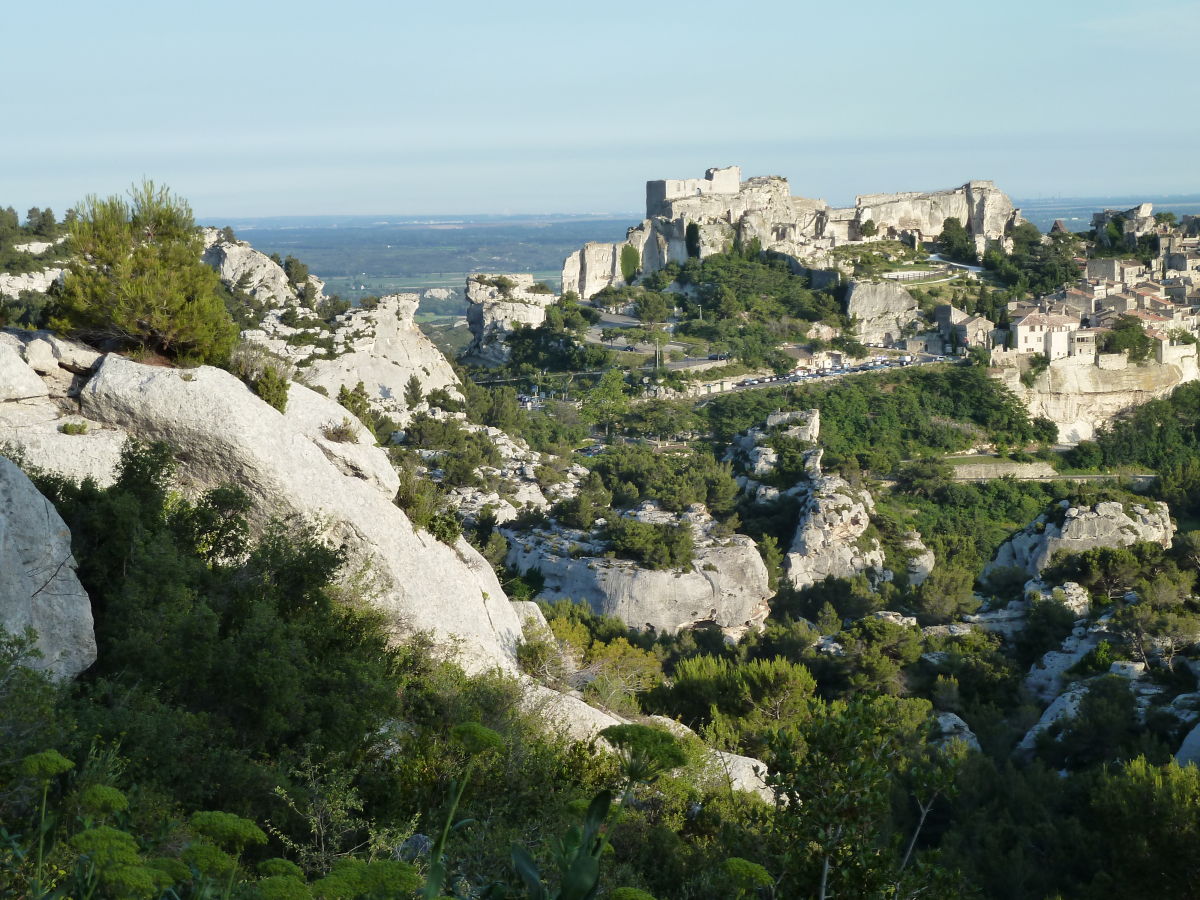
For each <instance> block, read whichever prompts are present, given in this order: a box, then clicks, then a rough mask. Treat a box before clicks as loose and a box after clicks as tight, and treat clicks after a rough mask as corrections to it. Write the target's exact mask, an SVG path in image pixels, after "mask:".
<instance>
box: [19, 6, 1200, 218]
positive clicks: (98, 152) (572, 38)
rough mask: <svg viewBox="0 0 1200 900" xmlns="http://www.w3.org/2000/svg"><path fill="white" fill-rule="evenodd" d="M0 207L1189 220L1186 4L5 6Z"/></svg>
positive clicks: (1197, 123) (1199, 129) (1193, 24)
mask: <svg viewBox="0 0 1200 900" xmlns="http://www.w3.org/2000/svg"><path fill="white" fill-rule="evenodd" d="M0 34H5V36H6V38H7V39H6V40H5V41H4V42H3V43H4V47H5V53H4V56H3V58H4V61H5V67H6V69H7V78H6V89H5V91H4V102H3V113H2V114H0V122H2V124H0V206H8V205H11V206H14V207H16V208H17V209H18V211H19V212H21V213H22V214H24V211H25V210H26V209H28V208H29V207H31V206H41V207H45V206H50V207H52V208H53V209H55V210H56V211H60V212H61V211H62V210H64V209H66V208H67V207H69V206H71V205H73V204H74V203H76V202H78V201H79V200H80V199H81V198H83V197H84V196H86V195H88V194H98V195H109V194H114V193H121V192H123V191H124V190H126V189H127V188H128V187H129V185H130V184H131V183H133V182H135V181H140V180H141V179H142V178H143V177H148V178H152V179H154V180H156V181H158V182H160V183H165V184H167V185H169V186H170V187H171V188H172V189H173V190H174V191H175V192H176V193H178V194H180V195H182V196H183V197H185V198H187V199H188V200H189V201H190V202H191V205H192V208H193V210H194V211H195V212H196V214H197V216H199V217H204V218H214V217H217V218H219V217H222V216H228V217H229V218H230V219H231V220H232V219H234V218H238V217H252V216H277V215H320V214H363V215H380V216H383V215H420V214H440V215H459V214H470V213H487V214H505V213H509V214H523V213H609V212H611V213H627V212H639V211H640V210H641V209H642V208H643V206H644V196H645V195H644V183H645V182H646V181H647V180H648V179H657V178H689V177H699V176H701V175H702V174H703V173H704V170H705V169H706V168H708V167H710V166H726V165H734V164H736V165H740V166H742V170H743V175H744V176H749V175H768V174H770V175H784V176H786V177H787V178H788V179H789V181H790V182H791V187H792V192H793V193H794V194H798V195H801V196H807V197H821V198H824V199H826V200H828V201H829V202H831V203H835V204H849V203H852V202H853V197H854V195H855V194H860V193H873V192H883V191H901V190H933V189H938V188H945V187H951V186H954V185H957V184H961V183H962V182H964V181H967V180H969V179H976V178H986V179H991V180H993V181H995V182H996V183H997V184H998V185H999V186H1000V187H1001V188H1002V189H1004V190H1005V191H1007V192H1008V193H1009V194H1010V195H1011V196H1013V197H1025V198H1032V197H1041V196H1075V197H1079V196H1097V195H1112V194H1122V195H1137V194H1139V193H1145V194H1147V195H1150V194H1176V193H1181V194H1182V193H1200V167H1197V166H1196V165H1195V163H1194V160H1195V158H1196V148H1197V147H1198V146H1200V116H1197V115H1195V112H1194V110H1193V109H1192V104H1191V94H1192V91H1193V87H1192V84H1191V82H1192V78H1191V76H1190V74H1189V73H1190V72H1191V70H1192V66H1191V59H1192V54H1193V53H1194V47H1195V38H1196V36H1197V35H1198V34H1200V2H1197V0H1139V2H1137V3H1130V2H1128V0H1086V2H1080V0H1007V2H1004V3H982V2H980V3H968V2H963V0H926V2H922V3H898V2H879V0H859V2H857V3H844V2H842V3H830V2H827V0H825V2H819V3H818V2H809V0H790V2H787V0H784V2H757V3H755V2H752V0H747V2H744V3H742V4H736V3H731V2H723V3H711V2H706V0H690V2H686V3H685V2H675V0H656V2H653V3H629V2H625V0H613V2H608V3H587V4H576V3H569V2H563V0H555V2H532V0H531V2H524V0H509V2H507V3H497V2H495V0H492V2H474V0H469V2H468V0H441V2H424V3H413V2H411V0H390V2H374V0H338V2H328V0H323V2H309V0H289V2H287V3H283V2H257V0H241V2H238V3H234V4H217V5H213V4H200V3H195V2H162V0H152V2H133V0H108V2H105V3H96V2H94V0H86V2H82V0H59V2H56V3H43V4H35V3H20V4H11V5H10V7H9V8H7V9H6V10H5V14H4V17H3V23H2V24H0Z"/></svg>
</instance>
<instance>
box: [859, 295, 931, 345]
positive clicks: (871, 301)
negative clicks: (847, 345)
mask: <svg viewBox="0 0 1200 900" xmlns="http://www.w3.org/2000/svg"><path fill="white" fill-rule="evenodd" d="M846 315H847V316H849V317H850V318H852V319H856V320H857V321H858V327H857V329H856V330H855V336H856V337H857V338H858V339H859V340H860V341H863V342H864V343H872V344H876V343H878V344H885V345H887V344H891V343H893V342H894V341H898V340H900V339H901V337H902V336H903V334H904V331H905V329H906V328H908V327H909V326H910V325H912V324H913V323H914V322H917V321H919V320H920V318H921V312H920V309H919V308H918V306H917V301H916V299H914V298H913V295H912V294H910V293H909V292H908V291H906V290H905V289H904V288H903V287H901V286H900V285H899V284H897V283H896V282H894V281H887V280H885V281H879V282H875V281H852V282H850V287H849V289H848V290H847V291H846Z"/></svg>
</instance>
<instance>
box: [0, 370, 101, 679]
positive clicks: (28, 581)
mask: <svg viewBox="0 0 1200 900" xmlns="http://www.w3.org/2000/svg"><path fill="white" fill-rule="evenodd" d="M0 349H3V348H2V347H0ZM26 628H33V629H34V630H35V631H36V632H37V644H36V646H37V649H38V650H39V651H40V652H41V654H42V657H41V659H39V660H34V661H32V665H34V666H35V667H37V668H44V669H46V670H47V671H49V672H50V673H52V674H53V675H55V676H56V677H59V678H72V677H74V676H75V675H78V674H79V673H80V672H82V671H83V670H84V669H86V668H87V667H88V666H90V665H91V664H92V663H94V662H95V661H96V635H95V633H94V631H93V630H92V605H91V602H90V601H89V600H88V595H87V593H86V592H85V591H84V589H83V586H82V585H81V584H80V583H79V579H78V578H76V577H75V558H74V557H73V556H72V555H71V532H70V531H69V530H68V529H67V526H66V525H65V524H64V523H63V520H62V518H61V517H60V516H59V514H58V512H57V511H56V510H55V509H54V507H53V506H52V505H51V504H50V501H49V500H47V499H46V498H45V497H43V496H42V495H41V494H40V493H39V492H38V490H37V488H36V487H34V486H33V482H32V481H30V480H29V478H28V477H26V475H25V473H24V472H22V471H21V470H20V469H19V468H17V467H16V466H15V465H14V464H13V463H12V462H10V461H9V460H8V459H5V458H4V457H2V456H0V629H2V630H4V631H7V632H8V633H9V634H20V633H22V632H23V631H24V630H25V629H26Z"/></svg>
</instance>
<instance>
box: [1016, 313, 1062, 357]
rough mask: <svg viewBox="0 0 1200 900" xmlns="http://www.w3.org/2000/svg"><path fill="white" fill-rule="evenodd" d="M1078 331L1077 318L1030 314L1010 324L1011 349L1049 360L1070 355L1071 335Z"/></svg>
mask: <svg viewBox="0 0 1200 900" xmlns="http://www.w3.org/2000/svg"><path fill="white" fill-rule="evenodd" d="M1078 330H1079V317H1078V316H1069V315H1062V314H1059V313H1046V312H1032V313H1028V314H1026V315H1024V316H1022V317H1021V318H1019V319H1016V320H1015V321H1013V323H1012V331H1013V349H1014V350H1016V351H1017V352H1018V353H1043V354H1045V355H1046V356H1047V357H1048V358H1049V359H1052V360H1054V359H1062V358H1063V357H1064V356H1070V355H1071V334H1072V333H1073V332H1076V331H1078Z"/></svg>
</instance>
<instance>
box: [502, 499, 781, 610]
mask: <svg viewBox="0 0 1200 900" xmlns="http://www.w3.org/2000/svg"><path fill="white" fill-rule="evenodd" d="M632 515H633V517H635V518H637V519H639V520H641V521H646V522H660V523H676V522H679V523H683V524H686V525H688V526H689V527H690V528H691V529H692V535H693V540H694V542H695V559H694V561H693V562H692V564H691V565H690V566H688V567H687V568H684V569H681V570H665V571H664V570H657V569H647V568H644V567H642V566H640V565H638V564H637V563H636V562H633V561H632V560H627V559H615V558H614V559H610V558H607V557H606V556H605V553H606V551H607V545H606V544H605V543H604V542H603V541H602V540H601V539H599V538H597V537H594V536H593V535H591V534H584V533H582V532H579V531H575V530H571V529H566V528H560V527H549V528H544V529H535V530H534V531H532V532H527V533H516V532H506V533H505V535H506V537H508V539H509V543H510V549H509V553H508V558H507V563H508V565H510V566H512V567H513V568H515V569H516V570H518V571H519V572H529V571H531V570H534V569H536V570H537V571H539V572H540V573H541V576H542V577H543V578H544V579H545V587H544V588H543V590H542V593H541V595H540V596H541V597H542V598H544V599H547V600H556V599H563V598H569V599H572V600H576V601H579V602H583V603H587V604H589V605H590V606H591V607H592V609H594V610H595V611H596V612H598V613H602V614H605V615H611V616H616V617H617V618H619V619H621V621H623V622H625V623H626V624H627V625H629V626H631V627H633V628H647V629H653V630H655V631H659V632H664V633H667V634H673V633H675V632H676V631H679V630H680V629H683V628H689V627H691V626H694V625H697V624H699V623H701V622H711V623H713V624H715V625H717V626H719V627H721V628H725V629H729V630H730V631H731V632H734V633H740V631H742V630H744V629H745V628H746V627H747V626H749V625H753V624H758V623H760V622H762V620H763V619H764V618H765V617H766V614H767V604H766V601H767V598H768V597H770V596H771V593H772V592H771V590H770V588H769V586H768V584H767V569H766V566H765V565H764V564H763V561H762V557H761V556H760V555H759V552H758V548H757V547H756V546H755V544H754V541H753V540H752V539H751V538H749V537H747V536H745V535H740V534H735V535H730V536H721V535H719V534H718V531H717V528H716V523H715V522H713V520H712V518H711V517H710V516H709V515H708V513H707V512H705V510H704V508H703V507H700V506H694V507H692V508H691V509H689V510H688V511H687V512H685V513H683V514H681V515H679V516H675V515H672V514H670V513H665V512H662V511H660V510H658V509H657V508H656V507H654V506H653V505H652V504H643V506H642V507H641V508H639V509H638V510H637V511H635V512H634V513H633V514H632Z"/></svg>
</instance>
